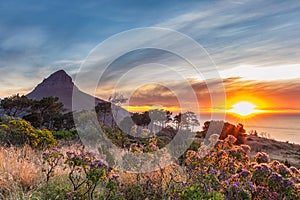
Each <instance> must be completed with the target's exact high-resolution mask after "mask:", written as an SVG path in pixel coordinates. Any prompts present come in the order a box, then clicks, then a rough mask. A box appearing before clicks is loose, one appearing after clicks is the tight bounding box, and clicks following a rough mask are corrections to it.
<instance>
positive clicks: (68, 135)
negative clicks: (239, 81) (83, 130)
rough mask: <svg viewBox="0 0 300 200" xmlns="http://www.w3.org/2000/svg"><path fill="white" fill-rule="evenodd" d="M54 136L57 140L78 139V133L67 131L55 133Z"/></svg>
mask: <svg viewBox="0 0 300 200" xmlns="http://www.w3.org/2000/svg"><path fill="white" fill-rule="evenodd" d="M52 134H53V136H54V138H55V139H57V140H72V139H75V138H76V137H77V133H76V131H67V130H62V131H53V133H52Z"/></svg>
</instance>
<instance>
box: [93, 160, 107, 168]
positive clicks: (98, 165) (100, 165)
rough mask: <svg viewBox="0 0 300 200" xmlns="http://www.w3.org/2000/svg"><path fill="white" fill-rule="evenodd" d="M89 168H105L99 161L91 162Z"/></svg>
mask: <svg viewBox="0 0 300 200" xmlns="http://www.w3.org/2000/svg"><path fill="white" fill-rule="evenodd" d="M90 167H92V168H101V167H106V165H105V163H104V162H102V161H101V160H94V161H92V162H91V164H90Z"/></svg>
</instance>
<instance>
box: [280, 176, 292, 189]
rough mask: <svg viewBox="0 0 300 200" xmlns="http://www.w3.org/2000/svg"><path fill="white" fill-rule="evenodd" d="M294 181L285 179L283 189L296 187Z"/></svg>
mask: <svg viewBox="0 0 300 200" xmlns="http://www.w3.org/2000/svg"><path fill="white" fill-rule="evenodd" d="M294 184H295V183H294V181H292V180H291V179H289V178H284V179H283V182H282V188H285V189H286V188H289V187H292V186H293V185H294Z"/></svg>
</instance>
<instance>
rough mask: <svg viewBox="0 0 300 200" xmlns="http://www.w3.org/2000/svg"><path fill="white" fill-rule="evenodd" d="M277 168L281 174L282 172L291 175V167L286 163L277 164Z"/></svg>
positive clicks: (284, 174)
mask: <svg viewBox="0 0 300 200" xmlns="http://www.w3.org/2000/svg"><path fill="white" fill-rule="evenodd" d="M277 169H278V172H279V174H281V175H282V176H289V175H291V171H290V169H289V168H288V167H287V166H285V165H284V164H279V165H278V166H277Z"/></svg>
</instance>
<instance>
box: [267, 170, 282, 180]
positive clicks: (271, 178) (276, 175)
mask: <svg viewBox="0 0 300 200" xmlns="http://www.w3.org/2000/svg"><path fill="white" fill-rule="evenodd" d="M270 181H272V182H274V183H280V182H281V181H282V176H281V175H280V174H277V173H275V172H272V174H271V176H270Z"/></svg>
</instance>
